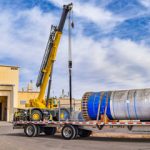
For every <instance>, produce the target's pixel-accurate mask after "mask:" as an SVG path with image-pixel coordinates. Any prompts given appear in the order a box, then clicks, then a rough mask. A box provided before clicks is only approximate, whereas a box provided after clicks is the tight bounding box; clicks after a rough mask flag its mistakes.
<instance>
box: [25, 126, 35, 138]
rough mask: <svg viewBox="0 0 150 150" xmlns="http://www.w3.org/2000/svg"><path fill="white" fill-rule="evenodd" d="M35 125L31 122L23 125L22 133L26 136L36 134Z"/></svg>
mask: <svg viewBox="0 0 150 150" xmlns="http://www.w3.org/2000/svg"><path fill="white" fill-rule="evenodd" d="M37 132H38V131H37V127H36V126H35V125H33V124H28V125H26V126H25V127H24V133H25V134H26V136H28V137H35V136H36V135H37Z"/></svg>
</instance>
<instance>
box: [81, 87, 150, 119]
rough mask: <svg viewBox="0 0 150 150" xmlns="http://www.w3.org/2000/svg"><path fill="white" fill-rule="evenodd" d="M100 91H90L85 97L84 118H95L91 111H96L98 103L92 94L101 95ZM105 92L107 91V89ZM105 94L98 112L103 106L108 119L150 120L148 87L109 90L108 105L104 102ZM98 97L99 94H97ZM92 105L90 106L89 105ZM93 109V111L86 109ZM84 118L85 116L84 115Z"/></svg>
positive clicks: (149, 93) (149, 91) (149, 90)
mask: <svg viewBox="0 0 150 150" xmlns="http://www.w3.org/2000/svg"><path fill="white" fill-rule="evenodd" d="M101 93H102V92H91V95H90V93H88V96H87V95H86V94H85V95H86V96H87V97H86V100H84V102H85V101H86V105H84V107H83V108H84V110H85V111H84V115H83V116H86V118H88V119H91V117H90V116H92V119H94V120H96V117H95V115H94V117H93V112H94V111H97V110H96V109H97V108H98V106H97V105H98V103H97V102H95V97H94V95H98V94H99V95H101ZM105 93H108V92H107V91H106V92H105ZM105 96H106V95H105V94H104V95H103V98H102V102H104V103H102V104H101V110H100V114H102V113H103V110H102V108H103V107H105V108H106V109H107V110H106V111H105V112H106V114H107V116H108V117H109V119H112V120H143V121H146V120H150V89H133V90H120V91H111V92H109V96H108V99H109V101H108V105H107V106H106V103H105V99H106V98H105ZM99 99H100V96H99ZM92 101H93V102H92ZM90 105H92V106H90ZM88 108H89V109H93V108H94V111H91V110H88ZM84 118H85V117H84ZM86 118H85V119H86Z"/></svg>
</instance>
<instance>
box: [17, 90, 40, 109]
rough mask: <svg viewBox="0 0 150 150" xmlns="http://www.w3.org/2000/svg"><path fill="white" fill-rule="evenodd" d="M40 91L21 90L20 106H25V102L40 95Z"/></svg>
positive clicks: (19, 94)
mask: <svg viewBox="0 0 150 150" xmlns="http://www.w3.org/2000/svg"><path fill="white" fill-rule="evenodd" d="M38 94H39V92H36V91H30V92H28V91H19V92H18V107H19V108H25V103H28V102H29V100H30V99H35V98H37V97H38Z"/></svg>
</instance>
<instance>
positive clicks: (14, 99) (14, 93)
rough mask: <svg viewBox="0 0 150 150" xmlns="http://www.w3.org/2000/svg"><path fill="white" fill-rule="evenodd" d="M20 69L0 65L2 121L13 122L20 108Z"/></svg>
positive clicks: (0, 110) (0, 114)
mask: <svg viewBox="0 0 150 150" xmlns="http://www.w3.org/2000/svg"><path fill="white" fill-rule="evenodd" d="M18 84H19V68H18V67H16V66H3V65H0V120H1V121H11V120H12V117H13V108H14V107H17V106H18Z"/></svg>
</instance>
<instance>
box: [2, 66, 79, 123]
mask: <svg viewBox="0 0 150 150" xmlns="http://www.w3.org/2000/svg"><path fill="white" fill-rule="evenodd" d="M18 87H19V67H16V66H5V65H0V121H12V118H13V112H14V108H25V103H28V102H29V100H30V99H34V98H37V97H38V94H39V92H37V91H33V90H32V82H30V83H29V84H28V86H27V89H26V90H22V91H19V92H18ZM58 100H60V105H61V107H67V108H68V107H69V98H68V97H66V96H65V95H64V94H63V96H61V97H60V98H58V99H57V102H58ZM72 104H73V108H75V110H80V109H81V100H74V99H73V101H72Z"/></svg>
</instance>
